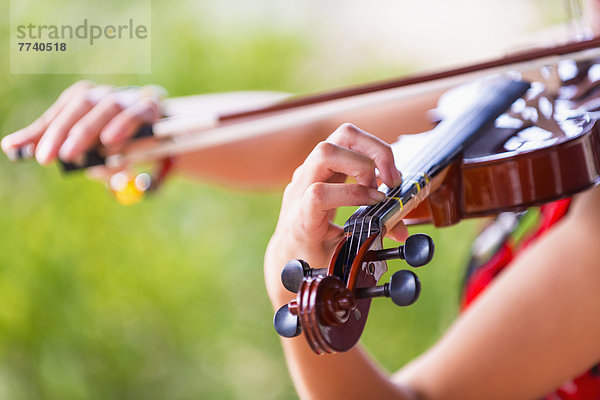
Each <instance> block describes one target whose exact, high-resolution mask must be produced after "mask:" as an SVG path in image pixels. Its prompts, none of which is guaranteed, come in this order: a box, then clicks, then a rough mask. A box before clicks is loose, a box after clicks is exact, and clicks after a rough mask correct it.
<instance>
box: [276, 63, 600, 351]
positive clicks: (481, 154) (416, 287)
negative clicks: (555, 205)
mask: <svg viewBox="0 0 600 400" xmlns="http://www.w3.org/2000/svg"><path fill="white" fill-rule="evenodd" d="M543 75H545V76H547V77H549V79H548V81H545V82H539V81H537V82H530V83H527V82H525V81H521V80H511V79H507V78H503V79H500V80H499V81H498V80H497V81H492V83H489V82H486V81H484V82H479V83H475V84H471V85H469V86H466V87H464V88H459V89H456V92H455V93H454V94H453V95H451V96H450V98H449V99H446V103H452V104H453V105H454V108H458V109H459V111H458V112H457V111H456V110H454V111H453V112H452V113H448V112H445V114H446V115H444V116H443V118H442V119H441V122H440V123H439V125H437V127H435V128H434V129H433V130H432V131H430V132H426V133H424V134H421V135H419V134H417V135H407V136H406V137H402V138H401V139H400V140H399V141H398V142H396V143H394V144H392V149H393V150H394V153H395V158H396V160H397V161H396V163H397V167H398V169H399V170H400V171H401V172H402V175H403V177H404V178H403V179H404V181H403V183H402V185H401V186H399V187H396V188H388V187H386V186H385V185H382V186H380V188H379V190H381V191H383V192H384V193H387V198H386V200H384V201H383V202H381V203H379V204H376V205H373V206H368V207H366V206H365V207H360V208H359V209H358V210H357V211H356V212H355V213H354V214H353V215H352V216H351V217H350V218H349V219H348V220H347V221H346V223H345V226H344V237H343V239H342V240H341V242H340V243H339V244H338V246H337V248H336V250H335V252H334V253H333V255H332V257H331V260H330V262H329V265H328V266H327V267H326V268H311V267H310V266H309V265H308V264H307V263H306V262H304V261H303V260H292V261H290V262H288V263H287V264H286V265H285V266H284V267H283V270H282V274H281V280H282V284H283V286H284V287H285V288H286V289H288V290H289V291H291V292H293V293H296V294H297V295H296V298H295V299H294V300H292V301H291V302H289V303H288V304H285V305H283V306H282V307H281V308H280V309H279V310H278V311H277V312H276V313H275V316H274V319H273V323H274V326H275V330H276V331H277V332H278V333H279V334H280V335H281V336H283V337H287V338H290V337H295V336H298V335H300V334H303V335H304V337H305V338H306V340H307V342H308V344H309V346H310V347H311V349H312V350H313V351H314V352H315V353H316V354H328V353H336V352H344V351H347V350H349V349H351V348H352V347H353V346H354V345H355V344H356V343H357V342H358V340H359V339H360V336H361V334H362V332H363V329H364V326H365V323H366V319H367V315H368V312H369V308H370V304H371V299H373V298H376V297H388V298H391V300H392V301H393V302H394V303H395V304H396V305H398V306H408V305H411V304H413V303H414V302H415V301H416V300H417V299H418V297H419V295H420V293H421V285H420V281H419V279H418V277H417V275H416V274H415V273H414V272H412V271H410V270H400V271H397V272H395V273H394V274H393V275H392V276H391V278H390V281H389V283H385V284H380V283H379V281H380V280H381V278H382V276H383V275H384V274H385V272H386V271H387V269H388V268H387V264H386V261H387V260H390V259H398V258H399V259H404V260H405V261H406V262H407V263H408V264H409V265H410V266H412V267H421V266H423V265H426V264H427V263H428V262H430V261H431V259H432V258H433V254H434V243H433V241H432V240H431V238H429V237H428V236H426V235H423V234H416V235H413V236H410V237H408V238H407V240H406V242H405V243H404V244H403V245H401V246H399V247H398V248H392V249H382V238H383V237H384V236H385V233H386V231H388V230H389V229H391V228H392V227H393V226H395V225H396V224H397V223H398V222H399V221H400V220H403V221H405V222H406V223H407V224H417V223H433V224H434V225H435V226H447V225H451V224H455V223H457V222H459V221H460V220H462V219H463V218H473V217H482V216H490V215H496V214H499V213H501V212H505V211H522V210H524V209H526V208H528V207H531V206H535V205H540V204H544V203H547V202H550V201H553V200H557V199H560V198H565V197H570V196H572V195H573V194H575V193H578V192H581V191H583V190H586V189H588V188H590V187H592V186H595V185H597V184H598V183H599V182H600V122H599V121H598V118H599V117H600V113H599V110H600V101H598V98H599V97H598V94H599V91H600V85H598V82H600V79H598V78H600V64H597V63H595V62H594V60H586V61H581V62H579V63H576V62H574V61H569V62H564V63H562V64H561V65H556V66H555V67H554V70H552V71H546V72H545V73H542V74H540V76H543ZM557 77H558V80H559V82H558V84H557V82H556V80H555V79H556V78H557ZM469 94H470V95H469ZM465 97H466V98H468V99H469V100H468V101H466V102H465V101H462V103H463V104H461V105H459V106H458V107H456V103H460V101H459V100H460V98H465ZM442 100H443V99H442ZM442 114H444V113H442ZM406 139H408V140H409V141H412V142H413V143H406ZM402 153H404V154H402Z"/></svg>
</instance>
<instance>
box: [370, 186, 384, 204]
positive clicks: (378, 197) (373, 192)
mask: <svg viewBox="0 0 600 400" xmlns="http://www.w3.org/2000/svg"><path fill="white" fill-rule="evenodd" d="M369 197H370V198H371V199H372V200H373V201H376V202H380V201H383V200H385V198H386V195H385V193H383V192H380V191H379V190H377V189H369Z"/></svg>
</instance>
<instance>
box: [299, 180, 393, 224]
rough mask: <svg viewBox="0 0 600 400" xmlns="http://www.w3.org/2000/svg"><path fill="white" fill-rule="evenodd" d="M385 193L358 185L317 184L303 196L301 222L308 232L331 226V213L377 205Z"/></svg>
mask: <svg viewBox="0 0 600 400" xmlns="http://www.w3.org/2000/svg"><path fill="white" fill-rule="evenodd" d="M385 197H386V195H385V193H382V192H380V191H378V190H377V189H373V188H371V187H367V186H364V185H361V184H358V183H325V182H315V183H313V184H312V185H310V186H309V187H308V189H307V190H306V191H305V192H304V194H303V195H302V200H301V206H300V209H301V221H302V226H303V227H304V229H305V230H306V231H308V232H313V231H315V230H318V229H319V228H322V227H325V226H328V225H329V222H330V221H329V218H328V216H329V212H330V211H331V210H335V209H336V208H339V207H343V206H362V205H371V204H377V203H379V202H380V201H383V200H385Z"/></svg>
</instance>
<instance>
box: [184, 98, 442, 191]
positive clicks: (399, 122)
mask: <svg viewBox="0 0 600 400" xmlns="http://www.w3.org/2000/svg"><path fill="white" fill-rule="evenodd" d="M438 97H439V93H431V94H427V95H423V96H418V97H415V98H412V99H408V100H406V99H405V100H402V101H397V102H391V103H387V104H384V105H377V106H374V107H369V108H365V109H363V110H360V111H355V112H352V113H349V112H344V113H340V114H339V115H336V116H332V117H331V118H328V119H325V120H320V121H316V122H310V123H306V124H304V125H302V126H297V127H294V128H291V129H287V130H281V131H276V132H271V133H268V134H265V135H261V136H257V137H254V138H250V139H244V140H241V141H235V142H231V143H228V144H226V145H222V146H219V147H214V148H210V149H206V150H202V151H197V152H191V153H186V154H182V155H180V156H178V157H177V166H178V169H179V171H181V172H182V173H183V174H185V175H188V176H191V177H195V178H200V179H203V180H209V181H215V182H219V183H225V184H230V185H234V186H237V187H239V186H242V187H252V188H261V187H262V188H272V187H281V186H282V185H283V184H285V183H287V182H289V181H290V178H291V175H292V172H293V171H294V169H295V168H296V167H298V165H300V164H301V163H302V161H303V160H304V159H305V158H306V156H307V155H308V154H309V153H310V151H311V150H312V149H313V148H314V147H315V145H316V144H317V143H318V142H320V141H322V140H324V139H325V138H326V137H327V136H328V135H329V134H330V133H331V132H332V131H333V130H335V128H337V127H338V126H339V125H340V124H342V123H344V122H352V123H354V124H355V125H358V126H360V127H361V128H363V129H365V130H369V131H370V132H373V134H374V135H376V136H378V137H380V138H381V139H383V140H384V141H386V142H388V143H392V142H395V141H396V139H397V137H398V136H399V135H401V134H406V133H418V132H422V131H425V130H428V129H431V127H432V124H431V122H430V121H429V120H428V119H427V117H426V111H427V110H429V109H431V108H433V107H434V106H435V104H436V102H437V99H438Z"/></svg>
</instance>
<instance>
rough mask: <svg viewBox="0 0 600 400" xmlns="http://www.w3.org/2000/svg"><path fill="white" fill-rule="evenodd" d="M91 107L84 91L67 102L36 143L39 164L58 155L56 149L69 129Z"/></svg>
mask: <svg viewBox="0 0 600 400" xmlns="http://www.w3.org/2000/svg"><path fill="white" fill-rule="evenodd" d="M92 107H93V103H92V101H91V100H90V99H89V98H88V97H87V96H86V94H85V93H80V94H78V95H77V96H76V97H74V98H73V99H72V101H71V102H69V104H67V105H66V106H65V108H64V110H63V111H62V112H61V113H60V114H59V115H58V116H57V117H56V118H55V119H54V121H52V123H51V124H50V126H48V129H46V132H45V133H44V135H43V136H42V138H41V139H40V142H39V143H38V146H37V149H36V153H35V156H36V158H37V160H38V162H39V163H40V164H48V163H49V162H50V161H52V160H54V159H55V158H56V156H57V155H58V149H59V148H60V146H62V144H63V142H64V141H65V139H66V138H67V135H68V134H69V131H70V130H71V128H72V127H73V125H75V123H77V121H79V120H80V119H81V118H82V117H83V116H84V115H85V114H86V113H88V112H89V111H90V110H91V109H92Z"/></svg>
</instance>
